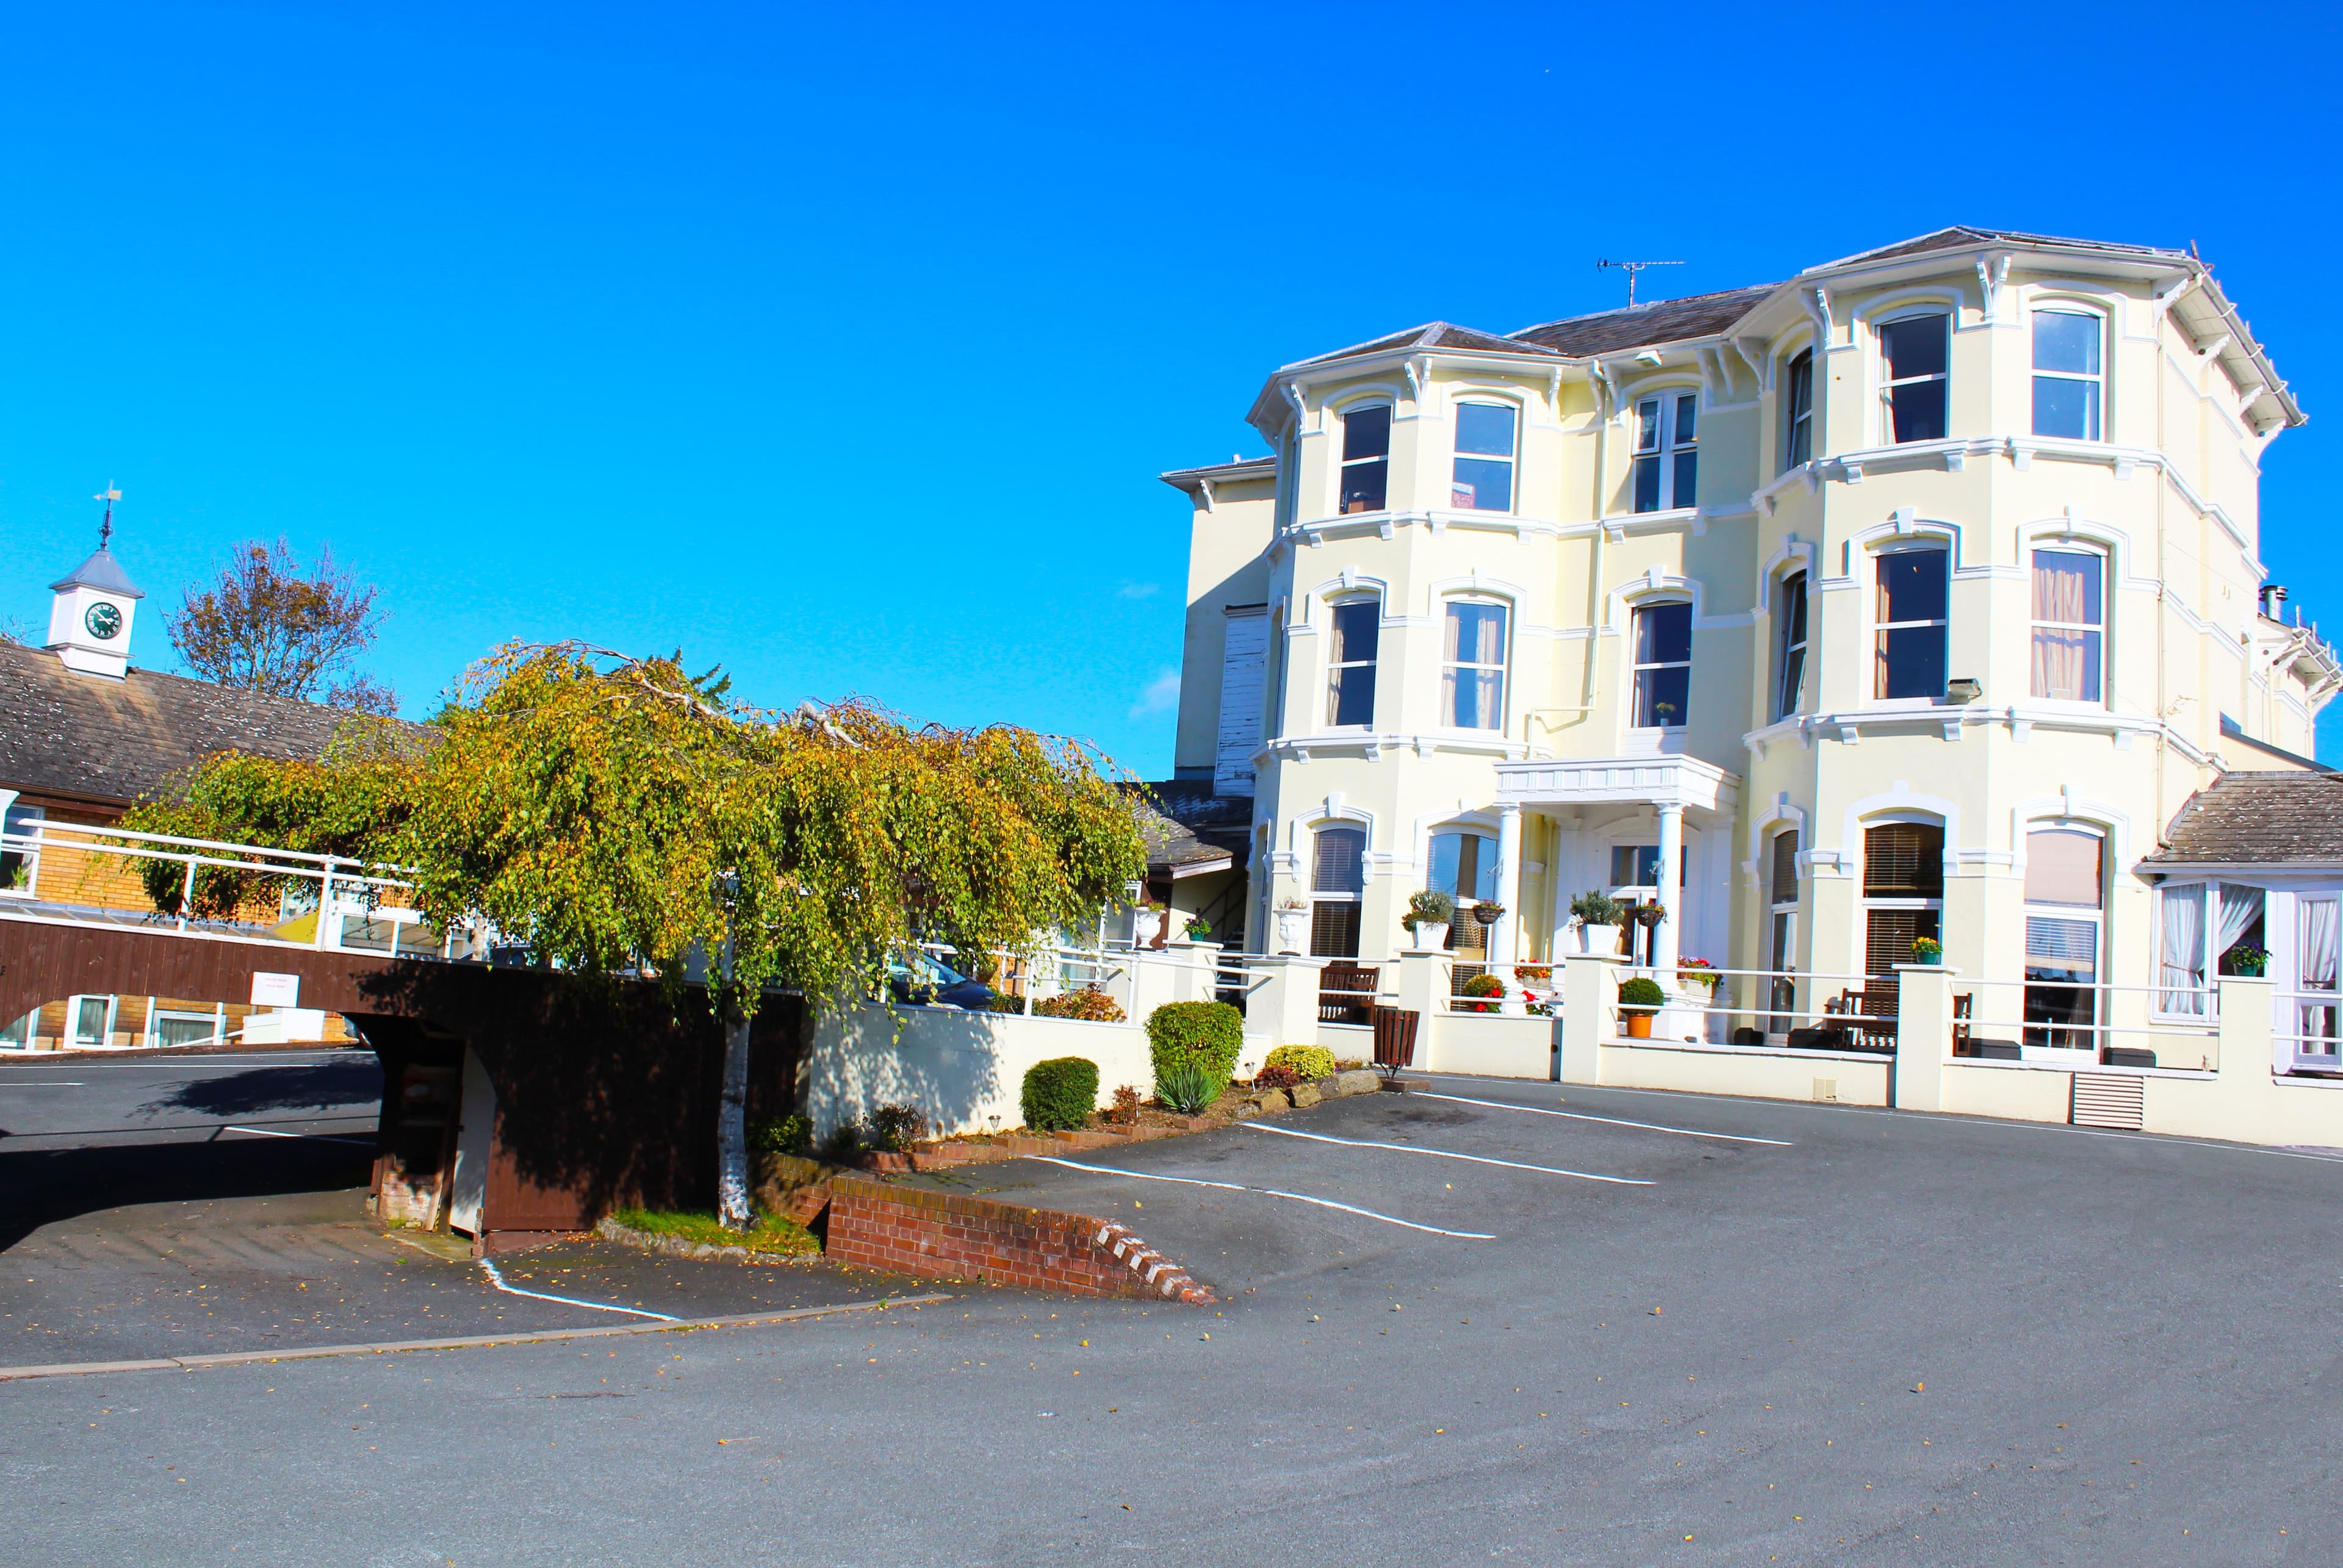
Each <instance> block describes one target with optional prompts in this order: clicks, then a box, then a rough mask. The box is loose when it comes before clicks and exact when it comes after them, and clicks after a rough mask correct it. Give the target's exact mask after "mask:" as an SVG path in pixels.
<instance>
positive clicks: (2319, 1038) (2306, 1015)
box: [2295, 899, 2343, 1056]
mask: <svg viewBox="0 0 2343 1568" xmlns="http://www.w3.org/2000/svg"><path fill="white" fill-rule="evenodd" d="M2295 908H2296V910H2298V911H2299V915H2298V924H2299V925H2300V927H2301V928H2302V937H2301V941H2302V966H2301V974H2300V977H2299V979H2298V980H2297V982H2296V983H2298V985H2300V986H2301V988H2302V989H2303V990H2328V991H2331V990H2335V989H2336V985H2335V981H2336V970H2337V969H2338V960H2339V959H2343V953H2338V940H2337V939H2338V920H2337V918H2336V903H2335V900H2333V899H2304V900H2300V901H2299V902H2298V903H2297V904H2296V905H2295ZM2299 1012H2300V1015H2301V1021H2300V1023H2299V1024H2298V1026H2297V1031H2298V1033H2299V1034H2300V1035H2301V1037H2302V1038H2301V1039H2299V1040H2297V1041H2296V1042H2295V1050H2298V1051H2299V1052H2300V1053H2302V1054H2303V1055H2306V1056H2332V1055H2334V1054H2335V1045H2334V1040H2335V1035H2336V1021H2337V1020H2336V1016H2335V1013H2336V1010H2335V1007H2334V1005H2333V1004H2332V1003H2328V1002H2312V1003H2308V1004H2307V1005H2305V1006H2303V1007H2302V1008H2301V1009H2300V1010H2299Z"/></svg>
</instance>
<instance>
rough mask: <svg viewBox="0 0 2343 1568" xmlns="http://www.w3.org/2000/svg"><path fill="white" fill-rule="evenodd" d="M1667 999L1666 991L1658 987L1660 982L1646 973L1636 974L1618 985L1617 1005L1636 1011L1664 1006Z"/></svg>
mask: <svg viewBox="0 0 2343 1568" xmlns="http://www.w3.org/2000/svg"><path fill="white" fill-rule="evenodd" d="M1667 1000H1668V993H1667V992H1665V991H1664V990H1661V989H1660V982H1659V981H1657V980H1653V979H1652V978H1651V977H1650V976H1648V975H1637V976H1636V977H1635V978H1634V980H1626V981H1624V982H1622V983H1621V985H1620V987H1619V1005H1620V1006H1621V1007H1624V1008H1633V1009H1634V1010H1637V1011H1644V1010H1651V1009H1654V1008H1659V1007H1664V1006H1665V1005H1666V1004H1667Z"/></svg>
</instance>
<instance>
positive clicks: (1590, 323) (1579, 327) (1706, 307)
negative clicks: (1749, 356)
mask: <svg viewBox="0 0 2343 1568" xmlns="http://www.w3.org/2000/svg"><path fill="white" fill-rule="evenodd" d="M1778 287H1780V285H1779V284H1773V283H1765V284H1759V285H1757V286H1755V287H1751V288H1728V289H1725V290H1724V291H1723V292H1722V293H1718V294H1693V295H1687V296H1685V297H1684V298H1682V299H1655V300H1653V301H1652V302H1651V303H1650V304H1648V305H1634V306H1626V307H1622V308H1620V309H1617V310H1602V311H1597V312H1595V313H1594V315H1592V316H1572V317H1564V319H1563V320H1560V321H1549V322H1547V323H1545V324H1544V326H1542V327H1524V328H1523V329H1522V330H1521V331H1519V332H1516V333H1514V334H1513V337H1514V338H1515V339H1516V340H1518V341H1520V342H1523V343H1532V344H1536V345H1538V346H1540V347H1546V348H1551V349H1554V351H1555V352H1557V353H1561V354H1569V355H1574V356H1585V355H1592V354H1615V353H1617V352H1618V351H1619V350H1620V349H1623V348H1641V347H1644V346H1645V345H1647V344H1653V343H1678V342H1682V341H1683V340H1684V339H1685V338H1687V337H1707V336H1709V335H1710V334H1711V333H1715V332H1722V331H1724V330H1725V328H1726V327H1730V326H1732V325H1733V324H1734V323H1735V322H1736V321H1738V320H1740V319H1741V318H1742V317H1744V316H1746V315H1747V314H1749V312H1750V311H1751V310H1752V309H1753V308H1755V306H1756V305H1757V303H1758V301H1760V300H1762V299H1764V298H1765V297H1766V296H1767V295H1769V294H1771V293H1773V292H1774V290H1775V289H1776V288H1778Z"/></svg>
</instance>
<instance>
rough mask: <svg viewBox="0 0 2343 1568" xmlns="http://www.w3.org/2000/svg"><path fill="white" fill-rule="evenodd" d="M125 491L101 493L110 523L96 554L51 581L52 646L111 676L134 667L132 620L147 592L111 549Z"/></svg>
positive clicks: (71, 662) (83, 667) (86, 668)
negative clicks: (116, 505) (119, 502)
mask: <svg viewBox="0 0 2343 1568" xmlns="http://www.w3.org/2000/svg"><path fill="white" fill-rule="evenodd" d="M121 496H122V492H121V491H119V490H115V489H109V490H107V491H106V493H105V494H104V495H102V496H100V497H98V499H100V500H102V501H104V502H105V503H106V522H105V524H104V526H102V527H101V528H99V529H98V534H97V551H96V554H94V555H92V556H91V557H90V558H89V559H87V560H85V561H84V562H82V563H81V565H79V566H77V567H75V568H74V569H73V570H72V571H70V572H67V573H66V574H65V576H64V577H62V578H58V579H57V580H56V581H55V582H53V583H51V584H50V585H49V591H50V592H51V593H53V594H55V595H56V598H54V599H53V600H51V601H50V604H49V640H48V644H47V646H48V648H49V651H51V652H52V653H55V655H56V656H57V658H60V659H62V660H64V661H65V668H67V669H77V670H79V671H81V672H82V673H83V674H84V675H96V676H103V677H105V678H107V679H109V680H120V679H121V678H123V677H124V676H126V675H127V674H128V673H129V672H130V622H131V618H133V617H134V616H136V614H137V613H138V601H139V600H140V599H142V598H146V595H145V594H143V593H141V592H139V591H138V587H137V585H136V584H135V583H133V582H132V581H131V580H130V574H129V573H127V572H126V571H124V570H123V569H122V563H121V562H120V561H117V560H116V559H115V558H114V552H113V551H112V550H110V549H108V548H106V546H107V543H108V541H110V540H111V539H112V538H113V537H114V503H115V502H116V500H118V499H120V498H121Z"/></svg>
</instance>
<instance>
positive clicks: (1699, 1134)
mask: <svg viewBox="0 0 2343 1568" xmlns="http://www.w3.org/2000/svg"><path fill="white" fill-rule="evenodd" d="M1416 1093H1417V1094H1418V1095H1419V1096H1421V1097H1422V1098H1423V1099H1425V1100H1453V1101H1455V1102H1456V1103H1457V1104H1459V1105H1485V1106H1488V1107H1490V1108H1491V1109H1492V1110H1494V1111H1528V1112H1529V1113H1530V1114H1531V1115H1533V1116H1566V1117H1568V1118H1570V1119H1571V1120H1572V1121H1607V1122H1609V1123H1610V1124H1611V1125H1612V1126H1614V1127H1640V1128H1642V1129H1643V1130H1644V1131H1646V1132H1674V1133H1679V1134H1681V1135H1682V1136H1684V1137H1686V1138H1725V1139H1730V1140H1731V1141H1734V1142H1735V1143H1770V1144H1772V1145H1773V1146H1774V1147H1775V1148H1776V1149H1794V1148H1795V1147H1797V1146H1796V1145H1795V1144H1794V1143H1792V1142H1790V1141H1788V1140H1787V1139H1784V1138H1752V1137H1750V1136H1749V1135H1747V1134H1746V1133H1742V1132H1704V1131H1701V1129H1699V1128H1697V1127H1663V1126H1661V1125H1660V1124H1659V1123H1658V1122H1656V1121H1627V1120H1626V1119H1625V1118H1624V1117H1619V1116H1589V1115H1587V1114H1586V1113H1585V1112H1584V1111H1549V1110H1547V1109H1546V1108H1545V1107H1544V1106H1543V1105H1514V1104H1512V1103H1511V1102H1509V1101H1503V1100H1474V1099H1472V1098H1471V1097H1469V1096H1467V1095H1463V1094H1434V1093H1433V1092H1432V1091H1430V1090H1425V1089H1419V1090H1417V1091H1416ZM1246 1125H1248V1126H1251V1125H1252V1123H1250V1122H1248V1123H1246ZM1281 1131H1282V1129H1281Z"/></svg>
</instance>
